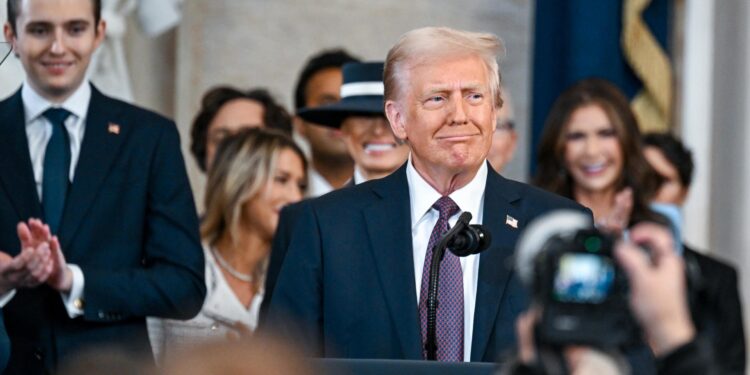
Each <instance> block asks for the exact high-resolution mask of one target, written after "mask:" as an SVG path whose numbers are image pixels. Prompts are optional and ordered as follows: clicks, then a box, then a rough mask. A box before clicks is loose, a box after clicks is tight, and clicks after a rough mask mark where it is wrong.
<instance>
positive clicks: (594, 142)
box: [563, 104, 624, 193]
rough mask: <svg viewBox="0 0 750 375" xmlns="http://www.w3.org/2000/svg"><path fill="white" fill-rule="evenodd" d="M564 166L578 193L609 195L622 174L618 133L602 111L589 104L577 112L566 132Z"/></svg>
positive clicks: (571, 118) (572, 115) (574, 189)
mask: <svg viewBox="0 0 750 375" xmlns="http://www.w3.org/2000/svg"><path fill="white" fill-rule="evenodd" d="M563 134H564V137H565V147H564V148H565V150H564V159H565V166H566V167H567V170H568V172H569V173H570V175H571V177H572V178H573V191H574V192H578V193H612V192H615V191H616V190H617V184H618V181H619V180H620V176H621V175H622V173H623V164H624V162H623V154H622V147H621V146H620V141H619V139H618V136H617V130H616V129H615V128H614V125H613V124H612V122H611V121H610V120H609V118H608V117H607V114H606V113H605V112H604V110H603V109H602V108H601V107H600V106H598V105H596V104H590V105H586V106H584V107H580V108H578V109H576V110H575V111H574V112H573V113H572V114H571V116H570V120H569V121H568V123H567V125H566V127H565V131H564V133H563Z"/></svg>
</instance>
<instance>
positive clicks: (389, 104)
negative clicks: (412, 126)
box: [385, 100, 406, 141]
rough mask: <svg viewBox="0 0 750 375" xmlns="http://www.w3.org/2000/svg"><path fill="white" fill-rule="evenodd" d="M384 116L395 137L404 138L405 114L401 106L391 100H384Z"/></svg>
mask: <svg viewBox="0 0 750 375" xmlns="http://www.w3.org/2000/svg"><path fill="white" fill-rule="evenodd" d="M385 116H386V117H388V123H390V124H391V130H392V131H393V134H394V135H395V136H396V138H398V139H400V140H402V141H403V140H406V122H405V120H406V116H405V113H404V111H403V108H401V106H400V105H399V104H398V103H396V102H395V101H393V100H387V101H386V102H385Z"/></svg>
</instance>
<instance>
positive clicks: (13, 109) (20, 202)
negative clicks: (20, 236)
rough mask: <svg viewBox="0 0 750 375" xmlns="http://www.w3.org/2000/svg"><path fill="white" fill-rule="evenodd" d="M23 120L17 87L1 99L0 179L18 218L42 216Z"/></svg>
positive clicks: (21, 104)
mask: <svg viewBox="0 0 750 375" xmlns="http://www.w3.org/2000/svg"><path fill="white" fill-rule="evenodd" d="M25 123H26V121H25V119H24V109H23V102H22V100H21V90H18V91H17V92H16V93H15V94H13V96H11V97H10V98H8V99H6V100H5V101H3V102H2V103H0V183H2V189H3V190H5V192H6V193H7V194H8V198H9V200H10V202H11V204H13V206H14V207H15V209H16V213H17V214H18V218H19V220H26V219H28V218H29V217H41V216H42V205H41V203H40V199H39V196H38V194H37V191H36V182H35V181H34V170H33V167H32V165H31V156H30V155H29V142H28V139H27V138H26V129H25Z"/></svg>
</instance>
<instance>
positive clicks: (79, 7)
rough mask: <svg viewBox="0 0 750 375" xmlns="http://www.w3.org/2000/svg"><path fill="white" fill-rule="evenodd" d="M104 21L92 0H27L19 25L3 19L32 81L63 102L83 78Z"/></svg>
mask: <svg viewBox="0 0 750 375" xmlns="http://www.w3.org/2000/svg"><path fill="white" fill-rule="evenodd" d="M104 29H105V26H104V22H103V21H101V22H99V24H98V25H97V24H95V21H94V9H93V4H92V1H91V0H24V1H22V2H21V6H20V11H19V14H18V18H17V19H16V30H17V32H16V33H14V32H13V29H12V28H11V26H10V25H9V24H5V27H4V33H5V38H6V40H8V41H10V42H11V44H12V45H13V49H14V50H15V52H16V53H17V54H18V57H19V59H20V60H21V64H22V65H23V68H24V70H25V71H26V75H27V79H28V82H29V84H30V85H31V87H32V88H33V89H34V90H35V91H36V92H37V93H39V94H40V95H41V96H43V97H44V98H46V99H48V100H50V101H54V102H62V101H64V100H65V99H67V98H68V97H69V96H70V95H71V94H72V93H73V92H74V91H75V90H76V89H77V88H78V87H79V86H80V85H81V83H82V82H83V80H84V78H85V77H86V69H87V68H88V65H89V62H90V61H91V55H92V54H93V53H94V51H95V50H96V48H97V47H98V46H99V44H100V43H101V41H102V40H103V39H104Z"/></svg>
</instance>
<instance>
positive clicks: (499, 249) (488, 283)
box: [471, 167, 522, 361]
mask: <svg viewBox="0 0 750 375" xmlns="http://www.w3.org/2000/svg"><path fill="white" fill-rule="evenodd" d="M484 194H485V197H484V213H483V216H484V217H483V220H482V221H483V223H484V226H485V227H486V228H487V229H488V230H489V231H490V233H491V235H492V244H491V245H490V248H489V249H487V250H485V251H484V252H482V253H481V254H480V256H479V282H478V285H477V299H476V310H475V312H474V330H473V335H472V337H473V338H472V345H471V360H472V361H481V360H482V358H483V356H484V352H485V351H486V349H487V343H488V342H489V339H490V336H491V335H492V332H493V331H494V329H493V328H494V325H495V324H497V322H496V321H495V320H496V319H497V313H498V309H499V308H500V301H501V300H502V299H503V295H504V293H505V289H506V286H507V284H508V280H510V276H511V274H512V273H513V265H512V263H513V261H512V256H513V252H514V246H513V245H511V244H515V243H516V239H517V237H518V234H519V231H520V230H521V225H522V218H521V216H520V213H519V212H518V210H517V208H516V207H515V206H514V205H513V204H512V203H513V202H515V201H517V200H518V199H520V195H519V194H518V192H517V191H515V189H514V188H513V185H511V184H509V183H507V181H505V179H504V178H503V177H501V176H500V175H498V174H497V173H495V172H494V171H493V170H492V168H491V167H490V168H489V173H488V175H487V186H486V188H485V193H484ZM507 216H510V217H512V218H514V219H517V220H518V223H517V226H518V229H516V228H513V227H512V226H510V225H508V224H507V223H506V220H507Z"/></svg>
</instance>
